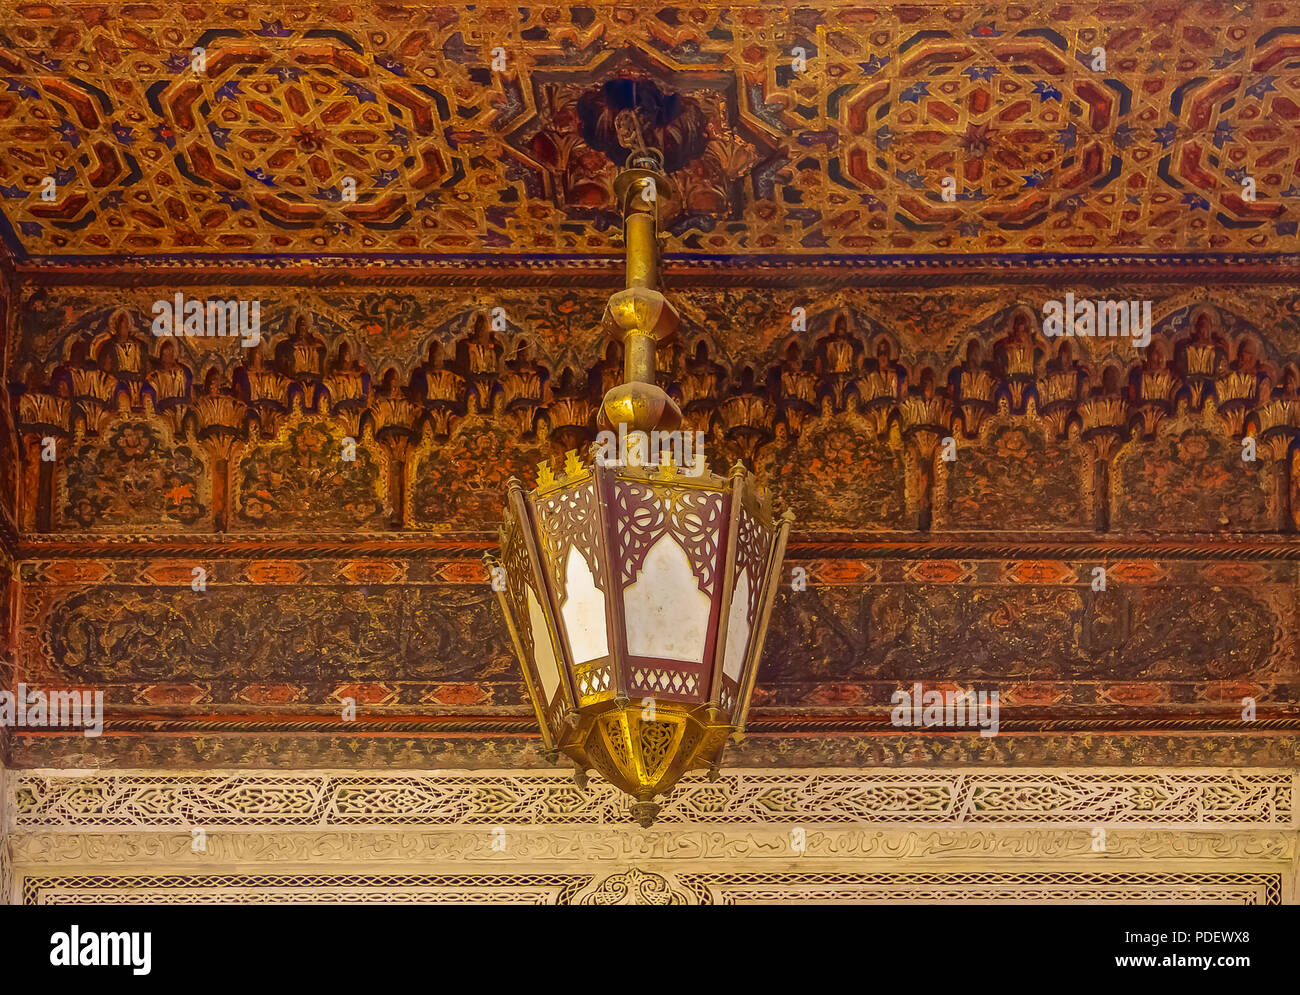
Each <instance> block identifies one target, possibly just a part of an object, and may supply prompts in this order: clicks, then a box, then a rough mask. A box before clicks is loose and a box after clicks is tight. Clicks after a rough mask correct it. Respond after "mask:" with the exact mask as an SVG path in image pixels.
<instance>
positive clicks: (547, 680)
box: [525, 587, 560, 705]
mask: <svg viewBox="0 0 1300 995" xmlns="http://www.w3.org/2000/svg"><path fill="white" fill-rule="evenodd" d="M525 590H527V591H528V624H529V626H531V628H532V630H533V662H534V663H535V664H536V665H537V676H538V677H540V678H541V679H542V692H543V694H544V695H545V696H546V704H548V705H549V704H550V703H551V702H552V701H554V700H555V689H556V688H558V687H559V686H560V665H559V663H557V662H556V659H555V645H554V644H553V643H552V642H551V633H550V630H548V629H547V628H546V616H545V615H543V614H542V606H541V605H540V604H538V603H537V595H535V594H534V593H533V589H532V588H531V587H525Z"/></svg>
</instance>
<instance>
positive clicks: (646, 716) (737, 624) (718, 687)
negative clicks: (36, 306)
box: [485, 147, 793, 826]
mask: <svg viewBox="0 0 1300 995" xmlns="http://www.w3.org/2000/svg"><path fill="white" fill-rule="evenodd" d="M661 163H662V160H661V159H660V157H659V156H658V155H657V153H655V152H654V151H653V150H647V149H645V148H644V147H640V148H635V149H634V150H633V151H632V153H631V155H630V156H629V157H628V164H627V167H626V168H625V169H624V170H623V171H622V172H621V173H620V174H619V176H618V178H617V180H616V181H615V185H614V189H615V193H616V195H617V197H618V200H619V203H620V206H621V208H622V213H623V218H624V240H625V245H626V248H627V281H626V288H625V289H624V290H621V291H619V292H617V293H615V294H614V295H613V296H611V297H610V299H609V304H608V306H607V308H606V310H605V317H604V320H605V326H606V328H607V330H608V331H609V332H610V333H611V334H612V335H614V336H616V337H617V338H619V339H620V340H621V341H622V343H623V355H624V375H625V379H626V382H625V383H622V384H619V385H618V386H616V387H613V388H611V389H610V390H609V392H608V393H607V394H606V395H605V398H604V400H603V402H602V404H601V409H600V414H599V419H598V421H599V426H600V428H601V430H602V431H601V435H600V438H601V439H603V440H606V441H605V442H603V443H598V445H597V446H593V447H592V451H591V454H590V457H589V458H587V459H582V458H579V455H578V453H577V452H575V451H573V450H570V451H569V452H568V454H567V457H566V460H565V464H564V467H563V469H562V470H559V471H558V472H557V471H556V470H555V469H554V468H553V467H552V466H551V464H550V462H549V461H545V462H543V463H541V464H539V467H538V479H537V486H536V488H534V489H533V490H532V491H526V490H525V489H524V487H523V486H522V485H521V484H520V483H519V481H518V480H514V479H512V480H511V481H510V483H509V487H508V493H507V501H506V508H505V516H504V517H505V520H504V522H503V524H502V526H501V530H500V558H499V559H497V558H496V557H493V556H492V555H491V554H488V555H487V556H486V557H485V559H486V560H487V562H488V565H489V568H490V573H491V575H492V577H493V581H494V583H493V587H494V588H496V589H497V594H498V598H499V600H500V602H501V608H502V611H503V612H504V614H505V617H506V621H507V624H508V627H509V630H510V635H511V639H512V641H513V643H514V649H515V653H516V655H517V656H518V658H519V663H520V666H521V668H522V670H523V673H524V679H525V682H526V684H527V687H528V694H529V697H530V698H531V699H532V703H533V706H534V708H535V709H536V712H537V720H538V723H539V724H540V726H541V732H542V739H543V741H544V744H545V748H546V751H547V755H548V756H549V757H550V758H551V759H552V760H554V759H557V758H558V755H559V754H561V753H562V754H564V755H565V756H567V757H569V758H571V759H572V760H573V761H574V763H575V764H577V767H578V779H579V782H580V783H582V782H584V781H585V778H586V772H587V771H588V770H595V771H597V772H598V773H599V774H601V775H602V776H603V777H605V778H606V779H607V780H609V781H610V782H612V783H613V784H615V785H617V786H618V787H619V788H621V789H622V790H623V791H625V792H627V793H628V794H629V795H631V796H632V797H633V799H634V801H633V802H632V805H631V812H632V815H633V817H634V818H635V819H636V820H637V821H638V822H640V823H641V824H642V825H644V826H648V825H650V824H651V822H652V821H653V820H654V818H655V816H656V814H657V813H658V811H659V804H658V803H657V802H656V801H655V798H656V797H658V796H661V795H663V794H665V793H666V792H668V791H670V790H671V789H672V787H673V786H674V785H675V784H676V783H677V781H678V779H679V778H680V777H681V776H682V775H683V774H684V773H686V772H687V771H692V770H705V771H708V772H709V773H710V774H711V775H712V776H716V773H717V771H718V768H719V766H720V764H721V761H722V754H723V750H724V749H725V747H726V743H727V740H728V738H729V737H732V736H735V737H736V738H737V739H738V738H739V737H740V735H741V734H743V732H744V728H745V717H746V713H747V711H748V709H749V701H750V696H751V694H752V693H753V690H754V681H755V678H756V676H757V673H758V663H759V657H760V656H761V654H762V649H763V641H764V637H765V635H766V632H767V624H768V618H769V616H770V614H771V610H772V602H773V599H774V597H775V593H776V586H777V583H778V580H777V578H778V574H779V571H780V567H781V561H782V558H783V556H784V553H785V545H786V539H787V536H788V534H789V530H790V525H791V522H792V520H793V518H792V516H791V515H789V513H786V515H784V516H783V517H781V518H780V519H774V518H773V516H772V512H771V508H770V505H769V503H768V501H767V498H766V496H765V495H760V493H759V491H758V489H757V487H756V485H755V483H754V480H753V478H752V477H751V475H750V474H749V473H748V471H746V469H745V468H744V466H743V465H741V464H740V463H737V464H736V465H735V466H734V467H733V468H732V470H731V472H730V474H729V475H728V476H726V477H722V476H718V475H715V474H713V473H711V472H710V471H709V470H708V469H707V467H706V465H705V462H704V454H703V452H702V449H701V447H699V446H692V445H690V440H691V439H692V437H693V434H692V433H683V432H680V431H678V429H679V428H680V426H681V421H682V418H681V412H680V410H679V409H678V407H677V405H676V403H675V402H674V401H673V399H672V398H671V397H669V396H668V394H667V393H666V392H665V391H664V390H663V389H662V388H661V387H660V386H659V385H658V384H657V383H656V382H655V378H656V347H657V345H658V343H659V342H661V341H663V340H665V339H667V338H669V337H671V336H672V335H673V334H674V332H675V331H676V328H677V321H678V319H677V312H676V311H675V310H674V309H673V306H672V304H671V303H669V301H668V300H667V298H665V297H664V295H663V294H662V293H661V292H660V291H659V288H658V268H659V266H658V264H659V232H658V203H659V200H660V198H661V197H665V196H670V195H671V188H670V187H669V183H668V180H667V178H666V177H665V176H664V174H663V171H662V164H661Z"/></svg>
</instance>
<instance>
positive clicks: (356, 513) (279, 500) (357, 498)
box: [235, 418, 385, 528]
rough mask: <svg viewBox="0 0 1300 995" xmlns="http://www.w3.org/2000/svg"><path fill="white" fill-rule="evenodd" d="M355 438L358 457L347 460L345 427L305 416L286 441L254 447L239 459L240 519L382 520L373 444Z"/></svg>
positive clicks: (349, 523)
mask: <svg viewBox="0 0 1300 995" xmlns="http://www.w3.org/2000/svg"><path fill="white" fill-rule="evenodd" d="M354 441H355V456H356V458H355V459H354V460H346V459H344V458H343V457H344V451H345V446H344V435H343V430H342V428H341V427H340V426H339V425H337V424H336V423H334V422H331V421H329V420H328V419H325V418H305V419H303V420H301V421H300V422H298V423H297V424H293V425H291V426H290V427H289V428H288V429H287V430H286V432H285V433H284V436H283V438H282V440H277V441H273V442H266V443H262V444H260V445H258V446H256V447H254V448H253V450H252V451H251V452H250V453H249V454H248V455H247V456H245V457H244V459H243V460H241V461H240V464H239V478H238V479H239V484H238V490H237V493H236V495H235V511H236V514H237V515H238V517H239V519H240V520H242V521H244V522H247V523H249V524H252V525H257V526H263V527H269V528H286V527H287V528H293V527H306V526H311V527H322V526H323V527H331V528H355V527H358V526H363V525H370V526H376V525H378V524H380V523H381V521H382V519H383V515H384V512H385V507H384V501H383V498H382V495H383V477H382V475H381V473H380V469H381V468H380V465H379V463H378V461H377V460H376V458H375V455H374V454H373V453H372V452H371V450H370V448H369V447H368V446H367V445H365V444H364V443H363V442H362V441H361V440H354ZM349 451H351V450H350V449H349Z"/></svg>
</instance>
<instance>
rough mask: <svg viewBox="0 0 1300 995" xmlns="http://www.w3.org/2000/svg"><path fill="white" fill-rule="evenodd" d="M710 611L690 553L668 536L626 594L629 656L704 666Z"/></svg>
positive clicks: (654, 548) (648, 557)
mask: <svg viewBox="0 0 1300 995" xmlns="http://www.w3.org/2000/svg"><path fill="white" fill-rule="evenodd" d="M710 607H711V603H710V601H709V596H708V595H707V594H705V593H704V592H703V591H701V590H700V589H699V586H698V585H697V584H696V580H695V574H693V573H692V572H691V561H690V560H689V559H688V558H687V556H686V552H685V551H684V550H683V549H682V547H681V546H679V545H678V544H677V543H676V541H675V540H674V539H673V537H672V536H671V535H669V534H668V533H664V534H663V535H662V536H660V537H659V539H658V541H656V542H655V544H654V545H653V546H651V547H650V552H648V553H647V554H646V558H645V564H644V565H643V566H642V567H641V572H640V573H639V574H637V578H636V581H635V582H633V583H632V584H629V585H628V586H627V587H626V588H624V590H623V612H624V615H625V616H626V623H627V651H628V654H629V655H631V656H646V657H654V658H656V659H660V660H680V661H683V662H689V663H703V662H704V650H705V645H704V644H705V641H706V639H707V638H708V633H709V608H710Z"/></svg>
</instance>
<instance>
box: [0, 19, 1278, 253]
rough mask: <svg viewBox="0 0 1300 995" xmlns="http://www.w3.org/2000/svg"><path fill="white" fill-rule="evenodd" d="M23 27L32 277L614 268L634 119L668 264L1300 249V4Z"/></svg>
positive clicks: (5, 217) (13, 195)
mask: <svg viewBox="0 0 1300 995" xmlns="http://www.w3.org/2000/svg"><path fill="white" fill-rule="evenodd" d="M2 6H3V9H4V22H3V25H0V83H2V84H3V87H2V88H0V227H3V229H4V237H5V240H6V242H7V243H8V246H9V248H10V251H12V252H13V253H14V254H15V255H16V256H17V257H18V258H20V259H34V260H45V261H53V260H64V261H67V260H70V259H74V258H76V257H91V258H94V259H101V260H102V259H105V258H107V257H113V256H142V257H147V258H161V257H172V256H180V257H187V258H194V257H197V256H209V255H212V256H218V257H226V258H232V259H234V258H251V259H264V258H266V257H268V256H302V255H307V256H311V257H318V256H321V255H330V256H335V255H339V256H351V255H355V254H364V255H369V256H374V257H376V258H389V259H393V260H397V259H401V260H410V259H412V258H413V257H419V256H455V255H463V254H478V253H502V252H508V253H518V254H534V255H538V254H540V255H545V256H548V257H553V256H555V255H557V254H574V255H591V254H594V255H606V254H610V253H612V252H616V251H617V244H616V239H615V236H616V233H617V232H618V224H617V218H616V217H615V215H614V213H613V212H612V210H611V208H612V198H611V194H610V183H611V181H612V178H613V175H614V172H615V169H616V162H615V160H616V159H621V150H619V151H615V146H614V144H613V143H612V142H611V139H610V134H609V133H610V130H611V129H610V120H611V118H612V113H613V112H614V111H615V110H617V109H618V107H620V106H623V105H625V104H626V103H627V102H629V101H633V100H634V101H636V102H638V104H640V105H641V106H643V107H645V108H647V109H649V111H650V112H651V116H652V117H653V119H654V120H655V121H656V125H655V128H654V129H653V130H654V132H655V134H654V136H653V137H654V139H655V140H656V141H657V142H659V143H661V144H663V145H664V146H665V148H668V149H669V150H670V156H669V158H670V161H669V166H670V168H671V169H672V170H673V175H674V178H675V180H676V181H677V184H678V187H679V193H678V195H677V196H676V197H675V198H674V199H673V200H672V201H671V202H668V203H666V204H665V205H664V207H665V214H666V227H667V229H668V232H669V240H668V245H667V248H668V251H669V252H685V253H692V254H713V255H726V256H734V255H768V254H859V253H873V254H878V253H906V254H916V253H971V252H998V253H1006V252H1025V253H1041V252H1057V251H1071V252H1084V253H1096V252H1107V251H1114V250H1116V249H1123V250H1127V251H1147V252H1175V251H1183V250H1208V251H1222V250H1244V251H1257V252H1258V251H1265V250H1268V249H1274V250H1276V249H1277V248H1278V247H1279V245H1283V246H1285V247H1286V248H1293V247H1294V239H1295V236H1296V232H1297V220H1298V219H1300V215H1298V213H1297V210H1298V206H1300V174H1298V172H1297V170H1298V169H1300V153H1298V150H1300V11H1298V10H1297V8H1296V6H1295V4H1292V3H1282V2H1259V3H1233V4H1230V3H1217V2H1204V3H1187V4H1182V3H1165V4H1146V3H1070V4H1044V5H1028V4H1024V5H1022V4H1011V3H978V4H974V3H931V2H921V3H914V4H908V5H899V6H892V5H885V4H862V3H841V2H828V3H819V4H815V5H808V6H802V7H799V6H796V7H790V6H787V5H783V4H771V5H763V6H752V5H736V6H734V7H731V6H723V5H712V4H711V5H707V6H704V7H692V6H653V5H652V6H647V7H637V6H635V5H618V6H613V5H604V4H591V5H579V6H572V7H557V6H548V5H542V6H533V7H520V6H518V5H517V4H503V3H496V2H488V3H479V4H475V5H474V6H473V7H458V6H454V5H447V6H430V5H412V4H403V3H385V4H377V3H364V2H363V3H347V4H344V3H340V4H330V3H315V4H291V5H290V4H267V3H263V4H256V3H254V4H241V5H226V4H219V5H198V4H186V3H167V4H162V3H159V4H150V3H130V4H84V5H83V4H76V5H74V4H60V3H21V2H14V0H6V2H5V3H4V4H3V5H2ZM200 50H201V53H202V56H201V58H202V60H203V61H202V62H196V58H198V56H197V55H196V53H197V52H199V51H200ZM796 50H798V51H796ZM1098 52H1103V54H1104V68H1103V67H1102V63H1101V62H1099V61H1098V55H1097V53H1098ZM796 57H799V58H804V59H806V65H805V64H799V65H796V63H795V61H794V60H795V58H796ZM47 178H49V179H48V181H47ZM948 178H951V179H952V180H953V181H954V182H955V186H954V187H953V190H952V196H951V198H945V197H944V191H943V184H944V181H945V179H948ZM1247 178H1249V179H1251V180H1253V181H1254V184H1255V190H1256V197H1255V199H1253V200H1252V199H1250V198H1249V197H1247V196H1246V195H1245V194H1244V187H1243V181H1244V180H1246V179H1247ZM47 182H52V183H53V187H51V188H50V192H49V193H48V194H43V190H44V184H46V183H47ZM353 186H354V187H355V200H352V199H350V197H351V190H352V188H353Z"/></svg>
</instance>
